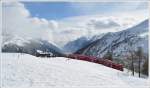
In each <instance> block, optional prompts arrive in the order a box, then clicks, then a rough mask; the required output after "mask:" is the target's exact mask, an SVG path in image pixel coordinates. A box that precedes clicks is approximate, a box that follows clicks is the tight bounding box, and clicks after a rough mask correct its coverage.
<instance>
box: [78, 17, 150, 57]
mask: <svg viewBox="0 0 150 88" xmlns="http://www.w3.org/2000/svg"><path fill="white" fill-rule="evenodd" d="M130 44H132V48H134V49H137V47H139V46H140V47H142V48H143V50H144V52H146V53H147V52H148V48H147V47H148V20H145V21H143V22H141V23H139V24H137V25H135V26H134V27H131V28H128V29H126V30H123V31H119V32H114V33H107V34H105V35H104V36H102V37H101V38H99V39H97V40H95V41H93V42H92V43H90V44H88V45H86V46H85V47H83V48H82V49H79V50H78V51H77V52H76V53H78V54H85V55H90V56H97V57H103V56H104V55H105V54H106V52H107V51H109V50H111V51H113V53H114V55H115V56H117V55H122V54H124V53H125V52H127V49H128V48H129V46H130Z"/></svg>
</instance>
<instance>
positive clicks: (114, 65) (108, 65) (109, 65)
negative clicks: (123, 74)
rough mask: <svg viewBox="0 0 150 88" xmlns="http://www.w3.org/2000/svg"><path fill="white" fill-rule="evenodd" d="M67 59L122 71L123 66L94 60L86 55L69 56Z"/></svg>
mask: <svg viewBox="0 0 150 88" xmlns="http://www.w3.org/2000/svg"><path fill="white" fill-rule="evenodd" d="M67 57H68V58H72V59H77V60H84V61H89V62H94V63H98V64H102V65H104V66H107V67H111V68H114V69H117V70H120V71H123V65H121V64H117V63H114V62H113V61H111V60H107V59H102V58H96V57H92V56H86V55H79V54H70V55H68V56H67Z"/></svg>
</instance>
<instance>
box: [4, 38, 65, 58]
mask: <svg viewBox="0 0 150 88" xmlns="http://www.w3.org/2000/svg"><path fill="white" fill-rule="evenodd" d="M38 51H42V52H47V53H51V54H52V56H63V52H62V50H60V49H59V48H57V46H55V45H54V44H52V43H49V42H47V41H45V40H40V39H37V40H33V39H25V38H21V37H14V38H12V39H10V40H7V41H5V42H3V45H2V52H20V53H27V54H31V55H35V54H36V53H38Z"/></svg>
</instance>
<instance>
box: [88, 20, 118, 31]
mask: <svg viewBox="0 0 150 88" xmlns="http://www.w3.org/2000/svg"><path fill="white" fill-rule="evenodd" d="M87 25H88V26H93V27H94V29H109V28H116V27H119V26H120V25H119V24H118V23H117V22H115V21H114V20H111V19H108V20H90V22H89V23H88V24H87Z"/></svg>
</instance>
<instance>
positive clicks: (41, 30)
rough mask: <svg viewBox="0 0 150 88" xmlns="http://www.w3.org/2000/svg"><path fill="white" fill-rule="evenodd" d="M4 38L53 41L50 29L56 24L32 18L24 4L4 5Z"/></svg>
mask: <svg viewBox="0 0 150 88" xmlns="http://www.w3.org/2000/svg"><path fill="white" fill-rule="evenodd" d="M2 10H3V11H2V12H3V13H2V14H3V28H2V31H3V36H7V35H11V36H20V37H23V38H25V37H29V38H42V39H45V40H49V41H53V38H52V33H51V30H50V27H51V28H53V26H55V25H54V23H52V22H49V21H47V20H46V19H44V18H42V19H40V18H37V17H31V16H30V13H29V11H28V10H27V9H26V8H25V7H24V5H23V4H22V3H18V2H7V3H3V9H2Z"/></svg>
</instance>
